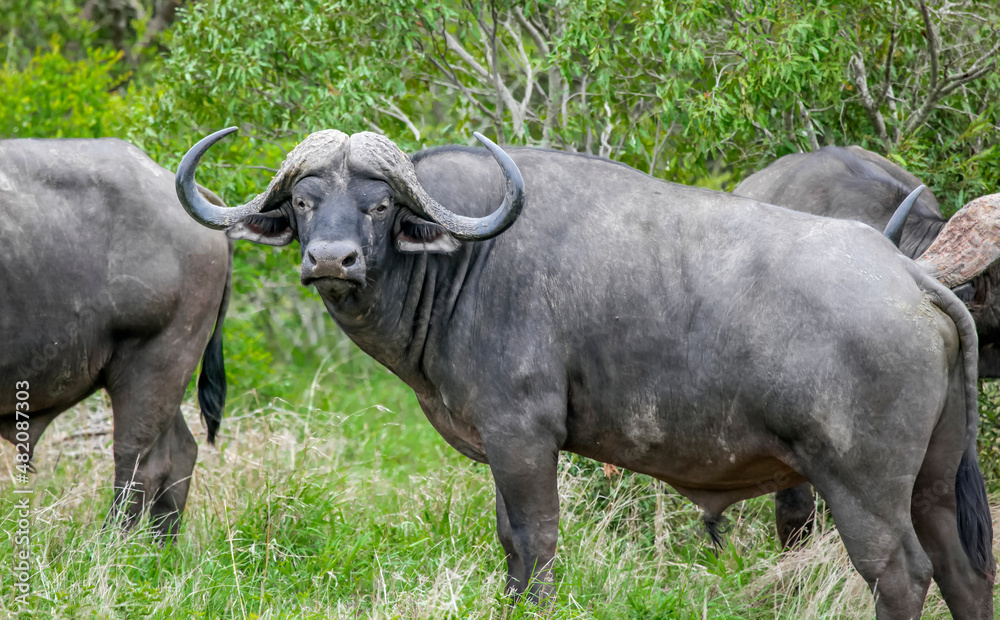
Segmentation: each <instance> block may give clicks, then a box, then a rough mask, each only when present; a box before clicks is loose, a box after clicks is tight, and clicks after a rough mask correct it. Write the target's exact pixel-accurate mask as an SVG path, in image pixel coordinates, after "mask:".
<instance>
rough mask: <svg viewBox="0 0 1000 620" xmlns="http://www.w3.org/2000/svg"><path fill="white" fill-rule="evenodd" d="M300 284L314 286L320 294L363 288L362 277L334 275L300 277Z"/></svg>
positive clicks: (342, 292)
mask: <svg viewBox="0 0 1000 620" xmlns="http://www.w3.org/2000/svg"><path fill="white" fill-rule="evenodd" d="M302 286H315V287H316V291H317V292H318V293H319V294H320V295H324V294H332V295H335V296H341V295H344V294H347V293H349V292H351V291H354V290H357V289H360V288H364V286H365V281H364V279H363V278H357V277H348V278H337V277H334V276H320V277H307V278H303V279H302Z"/></svg>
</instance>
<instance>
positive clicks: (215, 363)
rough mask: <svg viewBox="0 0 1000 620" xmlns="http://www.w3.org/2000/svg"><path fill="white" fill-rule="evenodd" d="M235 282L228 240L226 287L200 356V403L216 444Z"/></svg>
mask: <svg viewBox="0 0 1000 620" xmlns="http://www.w3.org/2000/svg"><path fill="white" fill-rule="evenodd" d="M232 284H233V242H232V241H230V242H229V270H228V272H227V273H226V287H225V289H223V291H222V301H221V303H219V314H218V316H217V317H216V319H215V330H214V331H213V332H212V337H211V338H209V340H208V345H206V346H205V353H204V354H202V356H201V375H199V376H198V404H199V405H200V406H201V416H202V418H204V420H205V427H206V428H207V430H208V443H210V444H215V436H216V434H217V433H218V432H219V426H220V425H221V424H222V411H223V409H224V408H225V406H226V362H225V359H224V358H223V355H222V324H223V322H224V321H225V320H226V310H228V309H229V294H230V291H231V289H232Z"/></svg>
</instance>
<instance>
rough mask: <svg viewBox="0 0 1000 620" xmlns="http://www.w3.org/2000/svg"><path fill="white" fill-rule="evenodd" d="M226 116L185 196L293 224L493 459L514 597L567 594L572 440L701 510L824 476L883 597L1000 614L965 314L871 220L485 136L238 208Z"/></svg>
mask: <svg viewBox="0 0 1000 620" xmlns="http://www.w3.org/2000/svg"><path fill="white" fill-rule="evenodd" d="M231 131H234V129H230V130H223V131H221V132H217V133H216V134H213V135H211V136H209V137H207V138H205V139H204V140H202V141H201V142H199V143H198V144H197V145H195V147H193V148H192V149H191V151H189V152H188V154H187V155H186V156H185V158H184V160H183V161H182V163H181V166H180V168H179V169H178V174H177V183H178V194H179V196H181V201H182V203H184V204H185V206H186V207H187V208H188V210H189V212H190V213H191V214H192V216H193V217H195V219H197V220H198V221H200V222H202V223H203V224H205V225H206V226H211V227H214V228H220V229H226V230H227V233H228V234H229V236H230V237H231V238H234V239H241V238H242V239H250V240H253V241H256V242H258V243H266V244H274V245H283V244H287V243H290V242H291V241H292V240H295V239H297V240H298V242H299V245H300V248H301V251H302V267H301V280H302V283H303V284H305V285H313V286H315V287H316V289H317V290H318V291H319V293H320V295H321V297H322V299H323V301H324V303H325V305H326V307H327V309H328V310H329V312H330V314H331V316H332V317H333V319H334V320H335V321H336V322H337V324H338V325H339V326H340V327H341V328H342V329H343V330H344V332H345V333H346V334H347V335H348V336H349V337H350V338H351V339H352V340H353V341H354V342H355V343H357V344H358V346H360V347H361V348H362V349H363V350H364V351H366V352H367V353H368V354H369V355H371V356H372V357H374V358H375V359H376V360H378V361H379V362H381V363H382V364H384V365H385V366H387V367H388V368H389V369H390V370H392V371H393V372H394V373H395V374H396V375H398V376H399V377H400V378H401V379H402V380H403V381H404V382H406V383H407V384H408V385H409V386H410V387H411V388H412V389H413V390H414V392H416V395H417V398H418V400H419V402H420V405H421V407H422V409H423V411H424V413H425V414H426V415H427V417H428V419H429V420H430V422H431V424H432V425H433V426H434V427H435V428H436V429H437V430H438V431H439V432H440V433H441V435H442V436H443V437H444V438H445V440H446V441H448V443H449V444H451V445H452V446H453V447H454V448H455V449H457V450H458V451H459V452H461V453H462V454H464V455H466V456H468V457H469V458H471V459H474V460H476V461H479V462H482V463H488V464H489V466H490V470H491V472H492V475H493V479H494V482H495V484H496V491H497V493H496V514H497V530H498V534H499V538H500V542H501V543H502V545H503V548H504V551H505V552H506V555H507V567H508V580H507V584H508V588H509V589H510V590H511V591H513V592H514V593H515V594H521V593H525V592H526V593H527V594H528V595H529V596H531V597H533V598H545V597H547V596H548V595H549V593H550V589H551V584H552V578H553V577H552V572H551V570H552V569H551V566H552V564H551V563H552V560H553V556H554V553H555V549H556V536H557V534H558V520H559V505H558V503H559V500H558V493H557V489H556V480H557V462H558V456H559V452H560V451H561V450H565V451H570V452H574V453H577V454H580V455H583V456H586V457H590V458H593V459H598V460H601V461H604V462H608V463H613V464H615V465H618V466H620V467H626V468H629V469H632V470H635V471H638V472H643V473H646V474H649V475H651V476H654V477H656V478H658V479H660V480H663V481H665V482H667V483H669V484H671V485H672V486H673V487H674V488H676V489H677V490H678V491H680V492H681V493H682V494H684V495H685V496H687V497H688V498H690V499H691V500H692V501H694V502H695V503H696V504H698V505H700V506H702V507H703V508H704V509H705V511H706V514H707V520H708V521H709V522H713V521H714V520H715V519H717V518H718V516H719V514H720V513H721V512H722V511H723V510H724V509H725V508H726V507H727V506H729V505H730V504H732V503H733V502H736V501H739V500H741V499H744V498H749V497H754V496H758V495H761V494H764V493H767V492H771V491H773V490H774V489H775V488H784V487H790V486H794V485H796V484H800V483H801V482H803V481H806V480H808V481H810V482H812V483H813V484H815V485H816V486H817V488H819V489H821V490H822V492H823V493H824V495H825V497H826V498H827V501H828V503H829V505H830V509H831V511H832V512H833V517H834V519H835V521H836V523H837V525H838V527H839V528H840V532H841V534H842V537H843V540H844V543H845V545H846V546H847V550H848V553H849V554H850V556H851V559H852V561H853V562H854V565H855V566H856V567H857V569H858V571H859V572H860V573H861V574H862V575H863V576H864V578H865V579H866V580H867V582H868V583H869V584H870V586H871V587H872V588H873V589H874V590H875V592H876V596H877V603H876V608H877V610H878V614H879V617H881V618H903V617H905V618H911V617H915V616H917V615H919V614H920V611H921V609H922V606H923V601H924V596H925V594H926V591H927V588H928V585H929V584H930V581H931V578H932V577H933V578H935V579H936V580H937V582H938V584H939V585H940V587H941V591H942V593H943V595H944V597H945V599H946V600H947V602H948V605H949V606H950V607H951V609H952V610H953V613H954V614H955V615H956V617H961V618H991V617H992V597H991V584H992V580H993V575H994V562H993V556H992V551H991V549H990V544H991V542H990V541H991V539H992V529H991V525H990V518H989V507H988V505H987V503H986V493H985V488H984V485H983V480H982V476H981V474H980V473H979V468H978V464H977V461H976V452H975V438H976V419H977V410H976V387H977V386H976V359H977V357H976V334H975V327H974V325H973V323H972V319H971V317H970V316H969V313H968V311H967V310H966V309H965V307H964V306H963V305H962V303H961V302H960V301H959V300H958V299H957V298H956V297H955V296H954V295H953V294H952V293H951V292H950V291H949V290H948V289H947V288H945V287H944V286H942V285H941V284H940V283H938V282H937V281H935V280H934V279H933V278H931V277H930V276H928V275H927V274H926V273H925V272H924V271H923V270H922V269H921V268H919V267H918V266H917V265H916V264H915V263H914V262H913V261H911V260H910V259H909V258H906V257H905V256H902V255H901V254H900V253H899V252H898V251H897V250H896V248H895V247H894V246H893V245H892V244H891V243H890V242H889V241H888V240H886V239H885V238H884V237H882V235H880V234H879V233H878V232H876V231H874V230H872V229H870V228H868V227H867V226H863V225H861V224H857V223H854V222H845V221H838V220H832V219H828V218H818V217H815V216H811V215H806V214H802V213H794V212H790V211H787V210H785V209H780V208H777V207H774V206H770V205H765V204H762V203H759V202H755V201H753V200H748V199H745V198H739V197H735V196H732V195H729V194H724V193H720V192H712V191H708V190H703V189H698V188H691V187H684V186H680V185H674V184H670V183H665V182H662V181H659V180H657V179H654V178H652V177H650V176H647V175H645V174H643V173H641V172H639V171H636V170H634V169H631V168H629V167H627V166H623V165H619V164H615V163H613V162H609V161H607V160H604V159H598V158H593V157H586V156H581V155H576V154H568V153H559V152H551V151H542V150H535V149H527V148H524V149H513V150H511V152H510V154H509V155H508V154H506V153H504V152H503V151H502V150H500V149H499V148H498V147H496V146H495V145H493V144H492V143H490V142H488V141H486V140H485V139H483V138H480V140H482V141H483V142H484V143H485V144H487V146H488V149H489V150H484V149H471V148H463V147H445V148H440V149H435V150H430V151H425V152H422V153H418V154H417V155H415V156H413V158H412V159H411V158H409V157H407V156H406V155H404V154H403V153H402V152H401V151H400V150H399V149H398V148H397V147H396V145H395V144H393V143H392V142H391V141H389V140H388V139H386V138H385V137H382V136H379V135H376V134H372V133H359V134H355V135H352V136H348V135H345V134H343V133H341V132H338V131H321V132H318V133H314V134H312V135H310V136H309V137H308V138H306V140H305V141H303V142H302V143H301V144H300V145H299V146H298V147H296V148H295V150H293V151H292V152H291V153H290V154H289V156H288V158H287V159H286V160H285V161H284V163H283V164H282V165H281V168H280V170H279V171H278V173H277V175H276V176H275V177H274V178H273V179H272V181H271V183H270V184H269V185H268V187H267V189H266V190H265V191H264V192H263V193H262V194H260V195H258V196H257V197H256V198H255V199H253V200H252V201H251V202H249V203H248V204H246V205H244V206H242V207H238V208H234V209H224V208H218V207H216V206H215V205H212V204H210V203H209V202H207V201H205V200H203V199H202V198H201V197H200V196H199V195H198V193H197V191H195V186H194V168H195V166H196V165H197V162H198V161H199V160H200V158H201V157H202V155H203V154H204V153H205V151H206V150H207V149H208V148H209V147H210V146H211V145H212V144H214V143H215V142H217V141H218V140H220V139H221V138H222V136H224V135H226V134H228V133H230V132H231ZM498 164H499V165H498ZM522 173H523V175H524V178H523V180H522V177H521V174H522ZM525 200H527V201H528V202H529V204H528V205H527V206H526V207H525V209H524V212H523V214H522V215H521V216H520V217H519V218H518V213H519V211H520V209H521V206H522V203H523V202H524V201H525ZM498 204H499V205H500V206H499V207H497V206H496V205H498ZM515 218H518V219H517V220H516V223H514V220H515ZM512 224H513V227H512V228H510V230H509V231H508V232H506V233H504V234H501V233H503V231H504V230H505V229H507V228H508V227H510V226H511V225H512ZM914 498H919V499H920V501H921V502H922V503H921V509H919V510H913V511H912V512H911V505H914Z"/></svg>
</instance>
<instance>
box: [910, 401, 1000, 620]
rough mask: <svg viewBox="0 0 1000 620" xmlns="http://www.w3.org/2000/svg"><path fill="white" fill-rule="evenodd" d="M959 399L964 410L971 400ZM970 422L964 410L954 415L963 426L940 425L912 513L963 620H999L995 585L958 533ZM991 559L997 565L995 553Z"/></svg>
mask: <svg viewBox="0 0 1000 620" xmlns="http://www.w3.org/2000/svg"><path fill="white" fill-rule="evenodd" d="M959 396H960V397H959V398H957V399H955V400H952V399H949V403H951V402H955V401H957V402H960V403H963V407H962V408H963V409H964V402H965V399H964V398H963V397H961V395H959ZM945 415H948V414H947V412H946V413H945ZM964 417H965V412H964V411H961V410H960V411H958V412H957V413H955V414H953V415H952V419H957V420H958V422H956V423H955V424H952V425H951V427H950V428H948V427H946V426H945V425H944V424H938V427H937V428H936V429H935V434H934V435H933V436H932V437H931V442H930V445H929V446H928V449H927V454H926V455H925V457H924V462H923V465H922V466H921V468H920V473H919V474H918V476H917V480H916V483H915V484H914V487H913V502H912V504H911V508H910V512H911V514H912V518H913V526H914V528H915V529H916V532H917V536H918V537H919V538H920V543H921V544H922V545H923V547H924V550H925V551H926V552H927V555H928V556H929V557H930V559H931V562H932V563H933V565H934V581H936V582H937V584H938V587H939V588H940V589H941V596H942V597H943V598H944V600H945V603H947V604H948V609H949V610H950V611H951V615H952V616H953V617H954V618H956V619H957V620H965V619H980V618H992V617H993V580H992V579H991V578H989V577H987V576H986V575H985V574H983V573H982V572H981V571H979V570H976V568H975V567H974V566H973V564H972V562H971V561H970V559H969V556H968V555H967V554H966V552H965V549H964V547H963V545H962V541H961V540H960V538H959V533H958V521H957V516H956V514H957V505H956V496H955V484H956V479H955V472H956V470H957V469H958V464H959V461H960V460H961V458H962V448H963V446H964V445H966V443H967V441H968V440H967V438H966V437H965V432H966V429H965V425H964V424H961V421H962V419H963V418H964ZM983 510H984V511H986V510H987V509H986V508H985V507H983ZM984 517H985V518H986V519H988V518H989V517H988V515H984ZM984 546H985V545H984ZM987 553H988V554H989V559H990V560H991V562H990V563H991V564H992V553H991V552H990V551H987Z"/></svg>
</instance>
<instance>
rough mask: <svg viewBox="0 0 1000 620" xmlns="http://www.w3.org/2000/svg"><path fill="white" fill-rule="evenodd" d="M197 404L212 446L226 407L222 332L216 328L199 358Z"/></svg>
mask: <svg viewBox="0 0 1000 620" xmlns="http://www.w3.org/2000/svg"><path fill="white" fill-rule="evenodd" d="M220 327H221V326H220ZM198 404H199V405H201V416H202V417H203V418H205V426H206V427H207V429H208V443H210V444H214V443H215V435H216V433H218V432H219V426H220V425H221V424H222V410H223V409H224V408H225V406H226V362H225V360H224V359H223V357H222V330H221V329H218V328H217V332H216V333H214V334H212V339H211V340H209V341H208V346H206V347H205V354H204V355H203V356H202V358H201V375H200V376H199V377H198Z"/></svg>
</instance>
